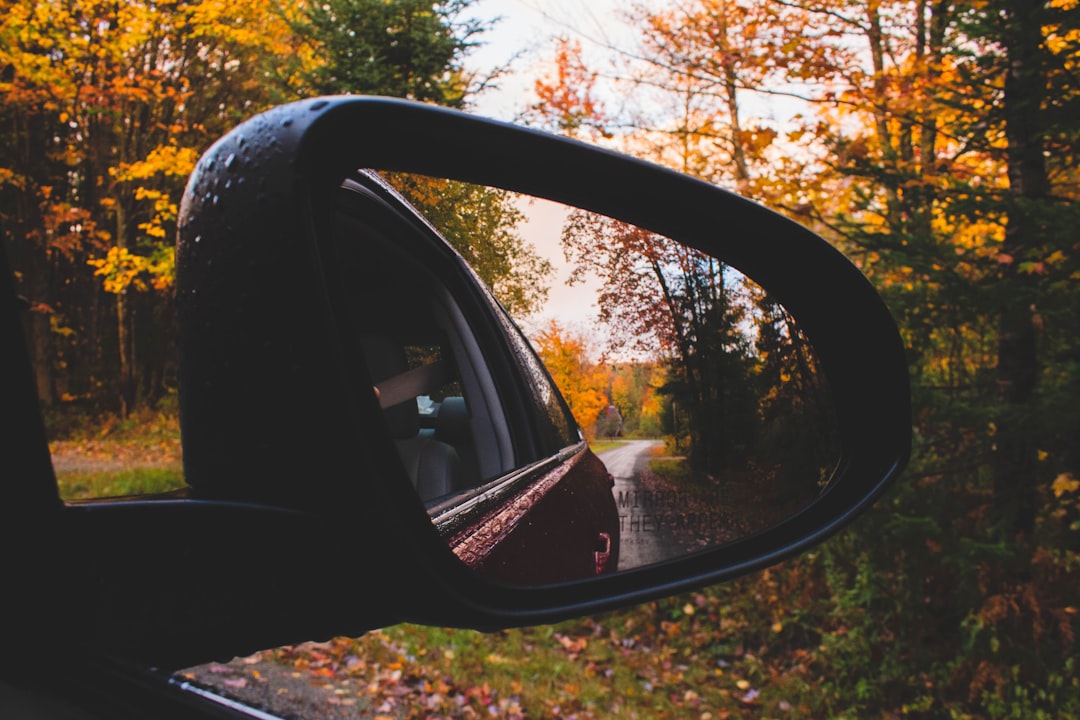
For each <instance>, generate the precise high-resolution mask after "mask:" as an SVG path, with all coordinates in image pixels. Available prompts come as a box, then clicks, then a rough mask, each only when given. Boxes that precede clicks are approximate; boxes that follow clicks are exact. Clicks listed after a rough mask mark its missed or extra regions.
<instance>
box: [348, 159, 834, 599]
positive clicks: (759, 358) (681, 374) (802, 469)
mask: <svg viewBox="0 0 1080 720" xmlns="http://www.w3.org/2000/svg"><path fill="white" fill-rule="evenodd" d="M383 177H384V178H386V179H387V180H388V181H389V183H390V184H391V185H392V186H394V187H395V188H396V189H397V190H398V191H399V192H401V194H402V195H404V196H405V197H406V198H407V199H408V200H409V201H410V202H411V203H412V204H413V205H414V206H416V207H417V208H418V209H419V211H420V212H421V213H422V214H423V215H424V216H425V217H426V218H427V219H428V220H429V221H430V222H431V223H432V224H434V225H435V226H436V228H437V229H438V230H439V231H440V232H441V234H442V235H443V236H444V237H445V238H446V239H447V241H448V242H449V243H450V244H451V245H452V246H453V247H454V248H455V249H456V250H457V251H458V253H460V254H461V256H462V257H464V258H465V259H466V260H467V261H468V264H469V265H470V266H471V267H472V269H473V270H474V271H475V272H476V273H477V275H479V276H480V277H481V278H482V279H483V281H484V282H485V283H486V285H487V286H488V287H490V288H491V293H493V294H494V296H495V297H497V298H498V300H499V301H500V303H501V306H502V307H501V308H500V307H496V306H495V305H494V304H487V305H485V302H486V300H485V298H486V297H487V296H486V295H485V293H484V292H483V291H481V292H474V293H473V296H474V299H473V300H469V299H468V296H469V293H467V292H464V291H463V289H462V288H463V287H464V286H463V285H461V284H460V283H459V282H458V281H456V280H454V279H453V277H452V276H453V275H454V272H452V268H451V265H450V264H447V263H446V262H445V260H444V261H439V260H438V254H437V253H435V254H432V255H431V258H432V260H431V261H430V262H425V261H423V260H422V254H417V253H409V258H408V259H409V262H410V263H415V262H420V263H421V264H422V265H425V267H424V268H422V269H416V270H413V271H410V272H411V273H412V277H414V278H416V285H417V286H423V288H424V294H425V296H427V297H429V299H430V301H431V302H433V303H434V305H433V307H435V308H436V310H434V311H433V312H432V318H433V322H431V323H429V325H430V328H431V330H432V334H431V338H434V337H436V336H437V337H438V338H440V340H439V342H438V345H439V348H438V351H437V352H436V349H434V348H432V347H431V344H432V342H433V341H432V340H431V339H430V338H429V339H426V340H424V342H426V343H428V345H427V346H425V348H426V349H423V351H422V352H421V349H420V348H418V347H416V346H414V349H413V351H412V353H413V355H414V356H416V357H417V358H419V357H420V356H421V355H423V356H424V357H434V356H435V355H439V356H440V364H441V365H442V366H444V367H447V368H453V372H454V374H453V375H452V376H449V375H444V376H442V377H441V379H440V383H441V384H438V383H436V384H433V385H432V387H431V388H428V387H426V386H425V387H424V388H420V389H422V390H424V391H423V392H420V391H419V390H417V388H419V387H420V386H419V385H415V386H414V389H413V390H409V391H406V393H405V394H406V395H408V398H407V400H408V402H407V403H406V404H407V405H408V407H409V408H412V407H413V405H415V406H416V408H417V412H418V413H419V415H420V418H421V424H420V430H419V434H418V435H416V437H417V438H419V437H423V435H424V432H425V430H424V428H429V429H430V432H429V435H431V436H433V437H434V438H436V439H438V441H439V442H441V443H442V444H443V445H445V446H447V450H448V451H449V453H450V454H452V455H454V456H456V458H457V460H456V462H457V463H458V464H459V465H461V466H467V467H468V470H467V471H466V472H464V473H458V474H457V475H455V476H454V479H452V480H440V484H439V485H438V488H439V490H438V492H434V491H430V490H428V491H425V490H424V489H423V487H422V486H421V485H418V484H417V481H416V479H415V478H413V482H414V485H416V486H417V489H418V492H419V493H420V495H421V498H422V499H423V500H424V501H425V503H426V505H427V507H428V510H429V514H430V515H431V518H432V521H433V522H434V523H435V525H436V527H437V528H438V529H439V531H440V533H442V535H443V536H444V537H445V538H446V540H447V542H448V543H449V544H450V546H451V548H452V549H453V551H454V552H455V553H456V554H457V555H458V557H460V558H461V559H462V560H463V561H464V562H466V563H467V564H469V565H470V566H471V567H473V568H474V569H476V570H477V571H478V572H480V573H482V574H485V575H488V576H490V577H492V578H494V579H498V580H502V581H506V582H510V583H515V584H525V585H535V584H544V583H550V582H560V581H565V580H571V579H576V578H581V577H588V576H591V575H595V574H599V573H607V572H614V571H619V570H628V569H633V568H636V567H642V566H646V565H651V564H654V563H659V562H665V561H668V560H672V559H675V558H679V557H684V556H686V555H688V554H690V553H694V552H698V551H702V550H707V549H710V548H713V547H717V546H720V545H724V544H728V543H732V542H735V541H739V540H742V539H745V538H748V537H750V536H752V535H754V534H756V533H759V532H761V531H763V530H766V529H768V528H770V527H773V526H775V525H776V524H777V523H779V522H782V521H783V520H785V519H787V518H790V517H791V516H793V515H794V514H796V513H798V512H799V511H800V510H802V509H804V508H806V507H808V506H809V505H810V504H811V503H813V502H814V500H815V498H817V497H818V496H819V494H820V493H821V492H822V491H823V489H824V488H825V487H826V486H827V484H828V482H829V479H830V477H831V474H832V472H833V470H834V468H835V467H836V464H837V461H838V460H839V457H840V451H839V445H838V439H837V433H836V429H835V419H834V417H833V408H832V404H831V402H830V398H829V394H828V389H827V387H826V384H825V380H824V377H823V375H822V373H821V372H820V371H819V368H818V363H817V360H816V358H815V355H814V352H813V348H812V346H811V344H810V342H809V340H808V338H807V337H806V335H805V334H804V333H803V332H802V331H801V330H800V328H799V327H798V325H797V324H796V322H795V320H794V318H793V317H792V316H791V315H790V314H789V313H788V312H787V311H786V310H785V309H784V308H783V307H782V306H781V305H779V304H778V303H777V302H776V301H775V300H773V299H772V298H770V297H769V295H768V294H767V293H766V292H765V291H764V290H763V289H762V288H761V287H759V286H758V285H756V284H755V283H754V282H753V281H752V280H750V279H749V278H747V277H745V276H743V275H742V274H740V273H739V272H738V271H736V270H735V269H734V268H732V267H730V266H728V265H726V264H725V263H724V262H723V259H722V258H715V257H710V256H708V255H705V254H703V253H701V252H699V251H696V250H694V249H692V248H688V247H686V246H683V245H680V244H679V243H677V242H675V241H673V240H671V239H668V238H664V237H661V236H658V235H656V234H654V233H651V232H648V231H646V230H643V229H641V228H637V227H633V226H629V225H627V224H625V223H622V222H620V221H617V220H614V219H611V218H607V217H602V216H598V215H595V214H591V213H588V212H585V211H582V210H577V209H571V208H566V207H563V206H558V205H555V204H553V203H550V202H547V201H541V200H537V199H532V198H523V197H518V196H514V195H512V194H510V193H506V192H504V191H501V190H493V189H490V188H478V187H476V186H470V185H466V184H463V183H457V182H453V181H447V180H439V179H432V178H424V177H418V176H404V175H400V174H389V173H385V174H383ZM368 257H369V258H370V256H368ZM440 263H441V264H440ZM369 267H371V265H369ZM462 282H465V284H466V285H467V284H468V282H470V281H462ZM476 298H480V300H476ZM503 308H505V310H506V311H507V312H508V313H509V315H510V316H512V322H511V321H510V320H509V319H507V317H506V314H505V313H504V311H503ZM492 314H495V315H496V317H497V318H499V321H498V323H497V324H499V325H500V326H501V327H500V330H501V332H502V334H503V342H502V343H497V344H492V343H491V341H490V339H489V338H488V337H487V335H485V334H484V333H481V332H478V330H477V328H478V327H479V326H480V324H481V323H480V320H479V318H481V317H488V318H490V316H491V315H492ZM519 328H520V332H519V330H518V329H519ZM436 331H437V332H436ZM530 346H531V347H530ZM506 347H509V348H510V349H511V352H509V353H507V352H506ZM534 349H535V352H534ZM410 363H411V366H412V367H414V368H415V367H426V366H427V365H425V361H423V360H422V359H420V360H417V359H415V358H414V359H413V360H410ZM541 363H542V365H541ZM544 368H546V370H545V369H544ZM448 378H451V379H448ZM375 379H376V382H377V384H379V380H380V379H381V378H377V377H376V378H375ZM447 383H449V384H447ZM391 385H393V382H391ZM556 388H557V389H556ZM380 391H381V392H383V393H384V394H385V392H386V391H385V390H383V389H381V390H380ZM409 412H410V415H411V414H412V410H411V409H410V411H409ZM444 414H445V415H446V417H443V415H444ZM440 428H446V430H445V431H443V432H440ZM578 428H580V430H579V429H578ZM582 439H584V441H585V442H582ZM399 442H401V440H399ZM409 442H413V440H412V438H411V436H410V438H409ZM404 452H405V451H403V460H405V461H406V464H408V462H410V461H409V460H406V458H405V454H404ZM481 468H483V471H481V470H480V469H481Z"/></svg>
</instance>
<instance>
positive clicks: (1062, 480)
mask: <svg viewBox="0 0 1080 720" xmlns="http://www.w3.org/2000/svg"><path fill="white" fill-rule="evenodd" d="M1051 489H1052V490H1053V491H1054V497H1057V498H1059V497H1061V496H1062V495H1064V494H1066V493H1074V492H1076V491H1077V490H1080V480H1077V479H1076V478H1074V477H1073V475H1072V473H1061V474H1060V475H1058V476H1057V477H1056V478H1055V479H1054V483H1053V485H1051Z"/></svg>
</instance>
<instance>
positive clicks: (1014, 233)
mask: <svg viewBox="0 0 1080 720" xmlns="http://www.w3.org/2000/svg"><path fill="white" fill-rule="evenodd" d="M1004 9H1005V11H1006V12H1005V17H1004V26H1003V33H1002V34H1003V38H1002V39H1003V40H1004V44H1005V48H1006V61H1007V63H1008V64H1007V68H1006V75H1005V96H1004V103H1005V104H1004V113H1005V134H1006V139H1007V141H1008V155H1007V158H1008V159H1007V163H1008V176H1009V196H1010V201H1011V202H1010V206H1009V211H1008V212H1009V214H1008V221H1007V224H1006V228H1005V240H1004V243H1003V245H1002V253H1003V255H1004V256H1005V257H1002V261H1003V262H1006V263H1007V266H1006V269H1005V271H1004V278H1003V282H1002V284H1001V291H1002V292H1001V293H1000V296H1001V297H1000V301H1001V303H1002V307H1001V310H1000V316H999V333H1000V334H999V338H998V366H997V381H998V388H999V393H1000V396H999V400H1000V402H1001V411H1000V415H999V417H998V422H997V433H996V440H997V443H996V446H997V450H996V461H997V462H996V467H995V471H994V509H995V514H996V518H997V521H998V524H999V528H1000V530H1001V531H1002V532H1003V533H1005V534H1007V535H1012V534H1016V533H1024V534H1027V533H1030V532H1031V530H1032V529H1033V528H1034V525H1035V470H1036V453H1037V448H1036V447H1035V436H1036V430H1035V428H1034V427H1033V424H1034V421H1035V419H1036V418H1035V412H1034V407H1033V404H1034V399H1035V391H1036V388H1037V385H1038V372H1039V368H1038V360H1037V356H1036V346H1035V326H1034V322H1033V314H1034V309H1035V308H1034V306H1033V301H1034V288H1033V284H1032V280H1031V276H1029V275H1026V274H1024V273H1022V272H1020V271H1019V270H1018V265H1019V262H1020V260H1021V259H1022V258H1023V257H1024V255H1025V253H1026V252H1027V251H1029V250H1031V249H1033V248H1035V247H1037V246H1038V245H1039V241H1040V234H1041V230H1040V225H1039V222H1038V212H1039V207H1038V205H1039V203H1040V201H1041V200H1044V199H1045V198H1046V194H1047V187H1048V178H1047V174H1046V164H1045V161H1044V155H1043V144H1044V142H1043V135H1042V130H1041V126H1040V119H1039V113H1040V110H1041V108H1042V105H1043V99H1044V95H1045V92H1046V90H1045V78H1044V76H1043V72H1042V68H1041V67H1040V62H1039V49H1040V45H1041V43H1042V29H1041V23H1040V22H1039V14H1040V13H1039V11H1040V4H1039V2H1038V1H1037V0H1009V1H1008V2H1006V3H1005V5H1004Z"/></svg>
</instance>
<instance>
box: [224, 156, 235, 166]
mask: <svg viewBox="0 0 1080 720" xmlns="http://www.w3.org/2000/svg"><path fill="white" fill-rule="evenodd" d="M235 164H236V153H229V157H227V158H225V169H226V170H232V168H233V165H235Z"/></svg>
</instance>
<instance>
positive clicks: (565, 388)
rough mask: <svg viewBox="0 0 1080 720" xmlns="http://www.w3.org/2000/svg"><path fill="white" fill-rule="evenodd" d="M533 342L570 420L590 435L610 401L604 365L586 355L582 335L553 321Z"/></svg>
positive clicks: (586, 351) (586, 348)
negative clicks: (571, 414) (569, 415)
mask: <svg viewBox="0 0 1080 720" xmlns="http://www.w3.org/2000/svg"><path fill="white" fill-rule="evenodd" d="M533 343H534V345H535V347H536V352H537V354H538V355H539V356H540V359H541V360H542V361H543V362H544V367H546V368H547V371H548V373H549V374H550V375H551V379H552V380H554V381H555V386H556V387H557V388H559V392H560V393H562V396H563V398H564V399H565V400H566V404H567V405H568V406H569V407H570V411H571V412H572V413H573V414H574V419H575V420H577V421H578V424H579V425H581V427H582V428H583V429H584V430H585V432H586V434H588V435H589V436H590V437H591V436H592V434H593V432H594V429H595V428H594V426H595V424H596V419H597V418H598V417H599V415H600V413H601V411H602V410H604V409H605V408H607V407H608V405H609V404H610V402H609V399H608V396H607V394H606V387H607V384H608V376H607V373H606V371H605V368H604V366H603V365H602V364H598V363H597V362H596V361H595V360H594V359H593V358H592V357H590V348H589V347H588V345H587V343H586V340H585V339H584V338H582V337H581V336H579V335H577V334H575V333H574V332H572V331H570V330H567V329H565V328H563V327H562V326H561V325H560V324H559V323H558V321H556V320H551V321H550V322H549V323H548V326H547V327H546V328H544V329H543V330H541V331H540V332H539V333H537V334H536V337H535V338H534V339H533Z"/></svg>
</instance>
